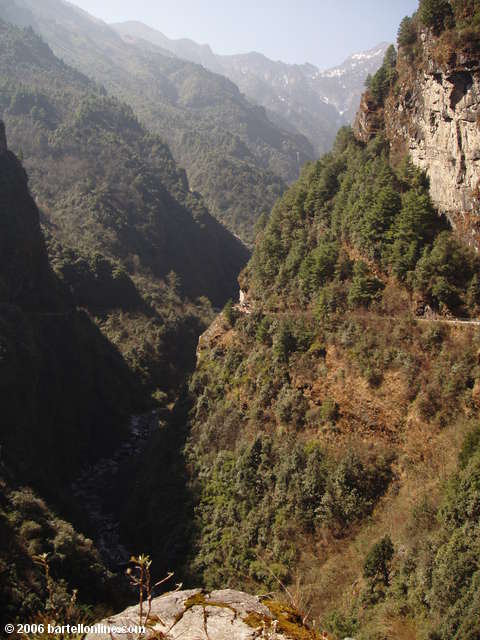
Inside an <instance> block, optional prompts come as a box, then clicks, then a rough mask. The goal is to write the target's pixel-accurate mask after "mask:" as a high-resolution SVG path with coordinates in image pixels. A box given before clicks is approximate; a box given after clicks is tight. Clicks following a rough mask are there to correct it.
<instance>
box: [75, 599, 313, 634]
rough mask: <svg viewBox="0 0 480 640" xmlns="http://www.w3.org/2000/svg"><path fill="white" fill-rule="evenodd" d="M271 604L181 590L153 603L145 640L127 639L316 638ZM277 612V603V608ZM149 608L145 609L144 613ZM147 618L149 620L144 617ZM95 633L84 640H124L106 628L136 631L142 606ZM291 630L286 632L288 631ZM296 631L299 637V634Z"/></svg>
mask: <svg viewBox="0 0 480 640" xmlns="http://www.w3.org/2000/svg"><path fill="white" fill-rule="evenodd" d="M268 604H269V603H268V602H266V603H265V604H263V603H262V602H260V599H259V598H257V597H255V596H251V595H248V594H246V593H242V592H240V591H233V590H231V589H224V590H222V591H212V592H211V593H209V594H204V593H203V592H202V591H201V590H200V589H193V590H189V591H177V592H174V593H170V594H167V595H165V596H160V597H159V598H155V599H153V600H152V606H151V611H150V621H151V622H150V624H147V625H146V627H147V628H146V633H145V635H143V634H141V633H140V634H139V633H131V634H130V635H129V636H128V637H130V638H131V639H132V640H136V639H137V638H154V637H155V638H165V640H175V639H177V638H178V639H180V638H181V639H182V640H253V639H254V638H260V637H263V638H269V639H270V640H285V639H286V638H292V637H302V638H303V637H308V636H310V635H311V637H312V639H314V638H315V637H317V636H316V634H315V632H313V631H311V630H309V629H307V627H305V626H304V625H303V623H302V621H301V619H300V616H298V615H295V614H294V613H292V612H291V610H290V609H289V608H288V607H285V608H284V611H283V612H280V614H278V611H276V613H272V609H274V607H269V606H268ZM276 605H277V607H275V610H276V609H277V608H278V603H276ZM145 609H146V605H144V613H145ZM144 618H145V615H144ZM97 624H98V631H100V633H97V632H90V633H88V634H87V636H86V639H85V640H112V637H113V638H117V637H118V638H121V637H125V636H124V635H118V636H117V635H115V634H114V633H111V632H110V631H107V629H108V628H110V629H111V628H112V627H126V628H133V627H135V626H136V625H139V606H138V605H136V606H134V607H129V608H128V609H126V610H125V611H123V613H120V614H118V615H115V616H112V617H110V618H107V619H105V620H102V621H101V622H99V623H97ZM287 628H288V630H287ZM295 631H296V632H297V633H295Z"/></svg>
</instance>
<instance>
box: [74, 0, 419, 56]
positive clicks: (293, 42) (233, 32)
mask: <svg viewBox="0 0 480 640" xmlns="http://www.w3.org/2000/svg"><path fill="white" fill-rule="evenodd" d="M73 3H74V4H76V5H77V6H79V7H82V8H83V9H85V10H86V11H88V12H89V13H91V14H93V15H94V16H97V17H98V18H102V19H103V20H105V21H106V22H120V21H123V20H140V21H142V22H145V23H146V24H148V25H150V26H152V27H155V28H156V29H159V30H160V31H162V33H164V34H165V35H166V36H168V37H169V38H192V39H193V40H195V41H197V42H200V43H208V44H210V45H211V46H212V48H213V50H214V51H215V52H216V53H245V52H248V51H260V52H261V53H264V54H265V55H266V56H268V57H269V58H273V59H274V60H283V61H285V62H298V63H303V62H307V61H308V62H312V63H314V64H316V65H317V66H319V67H320V68H327V67H330V66H334V65H336V64H339V63H340V62H342V61H343V60H344V58H346V57H347V56H348V55H349V54H350V53H353V52H355V51H359V50H362V49H369V48H371V47H373V46H375V45H376V44H378V43H379V42H382V41H394V40H395V36H396V32H397V28H398V24H399V22H400V20H401V19H402V18H403V16H405V15H407V14H408V15H410V14H412V13H413V12H414V11H415V10H416V8H417V6H418V0H242V1H239V0H237V1H235V2H233V1H232V0H208V2H207V1H206V0H135V1H134V2H132V0H73Z"/></svg>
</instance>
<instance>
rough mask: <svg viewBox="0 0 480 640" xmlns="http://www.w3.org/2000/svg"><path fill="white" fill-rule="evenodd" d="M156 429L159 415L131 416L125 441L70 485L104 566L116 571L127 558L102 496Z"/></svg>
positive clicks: (116, 527)
mask: <svg viewBox="0 0 480 640" xmlns="http://www.w3.org/2000/svg"><path fill="white" fill-rule="evenodd" d="M157 427H158V413H157V412H156V411H153V412H151V413H147V414H146V415H142V416H133V417H132V419H131V422H130V433H129V436H128V438H127V439H126V440H125V441H124V442H123V443H122V444H121V445H120V446H119V447H118V448H117V449H116V450H115V451H114V452H113V453H112V455H111V456H109V457H105V458H101V459H100V460H98V461H97V462H95V463H94V464H92V465H90V466H88V467H86V468H85V469H84V470H83V471H82V473H81V475H80V476H79V477H78V478H77V479H76V480H75V481H74V482H73V483H72V485H71V491H72V494H73V496H74V497H75V499H76V501H77V502H78V504H79V506H80V508H81V509H82V510H83V511H84V513H85V515H86V516H87V518H88V520H89V522H90V523H91V525H92V527H93V529H94V535H93V536H92V537H93V539H94V542H95V544H96V546H97V548H98V550H99V552H100V554H101V556H102V559H103V561H104V562H105V564H106V565H107V566H108V567H110V568H111V569H118V567H119V566H120V565H123V564H126V563H127V562H128V561H129V559H130V554H129V553H128V551H127V549H125V547H124V546H123V545H122V544H121V542H120V525H119V522H118V521H117V520H116V518H115V516H114V515H113V514H111V513H108V512H107V511H105V496H106V494H107V493H108V492H110V491H112V490H113V489H114V487H115V482H116V479H117V476H118V473H119V472H120V470H121V469H122V467H123V466H124V465H125V464H126V462H127V461H128V462H129V461H130V460H131V459H132V457H136V456H139V455H140V454H141V452H142V450H143V448H144V447H145V445H146V443H147V441H148V439H149V438H150V436H151V435H152V433H153V432H154V431H155V429H156V428H157Z"/></svg>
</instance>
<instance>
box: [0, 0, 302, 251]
mask: <svg viewBox="0 0 480 640" xmlns="http://www.w3.org/2000/svg"><path fill="white" fill-rule="evenodd" d="M0 17H3V18H4V19H6V20H7V21H8V20H10V21H11V22H17V23H18V24H20V25H22V26H27V25H28V26H31V27H33V28H34V29H35V30H36V31H37V32H38V33H39V34H40V35H41V36H42V37H43V38H44V39H45V40H46V42H47V43H49V45H50V46H51V47H52V49H53V51H54V52H55V53H56V54H58V55H59V56H60V57H61V58H62V59H64V60H65V62H66V63H68V64H70V65H71V66H73V67H75V68H77V69H78V70H79V71H81V72H83V73H84V74H86V75H88V76H89V77H92V78H93V80H94V81H96V82H97V83H99V84H100V85H103V86H105V88H106V89H107V90H108V92H109V93H110V94H112V95H115V96H116V97H117V98H119V99H120V100H122V101H124V102H127V103H129V105H130V106H131V107H132V108H133V109H134V111H135V114H136V115H137V117H138V118H139V119H140V120H141V121H142V122H143V123H145V125H146V126H147V127H148V128H149V129H150V130H151V131H152V132H153V133H156V134H158V135H160V136H161V137H162V138H163V139H164V140H165V141H166V142H167V143H168V144H169V146H170V148H171V149H172V153H173V155H174V157H175V159H176V161H177V162H178V163H179V165H180V166H183V167H185V168H186V170H187V173H188V178H189V182H190V184H191V186H192V189H193V190H195V191H199V192H200V193H202V196H203V197H204V199H205V202H206V203H207V205H208V206H209V209H210V211H211V212H212V214H213V215H214V216H215V217H217V219H219V220H220V221H221V222H223V223H224V224H225V225H226V226H227V227H229V228H230V229H231V230H232V231H233V232H234V233H236V234H237V235H239V236H241V237H242V238H243V240H244V241H246V242H247V243H248V244H250V246H251V245H252V244H253V237H254V231H253V227H254V223H255V220H256V219H257V218H258V217H259V216H260V215H261V214H262V213H263V212H265V211H267V210H269V209H270V208H271V206H272V205H273V203H274V201H275V200H276V198H277V197H278V196H279V195H280V194H281V193H283V191H284V189H285V186H286V182H288V181H291V180H293V179H295V178H296V177H297V175H298V171H299V168H300V166H301V165H302V164H303V163H304V162H305V161H306V160H308V159H311V158H312V157H313V155H314V153H313V149H312V146H311V144H310V143H309V142H308V140H307V139H306V138H305V137H304V136H301V135H299V134H298V133H296V134H292V133H291V132H288V131H285V130H283V129H280V128H279V127H278V126H277V125H276V124H274V123H273V122H271V121H270V120H269V119H268V117H267V114H266V112H265V110H264V109H263V108H262V107H259V106H256V105H252V104H251V103H250V102H248V100H247V99H246V98H245V97H244V96H243V95H242V94H241V93H240V91H239V90H238V88H237V87H236V85H234V84H233V83H232V82H231V81H229V80H228V79H227V78H225V77H224V76H220V75H218V74H214V73H211V72H209V71H207V70H206V69H204V68H203V67H201V66H199V65H195V64H193V63H191V62H188V61H183V60H180V59H178V58H173V57H172V56H171V55H169V56H166V55H165V54H164V52H162V50H160V49H158V48H157V47H154V46H149V47H148V48H147V49H146V48H144V47H143V48H141V47H138V46H135V45H133V44H131V43H130V44H129V43H125V41H124V40H123V39H122V38H121V37H120V36H119V35H118V34H117V33H115V31H114V30H113V29H111V28H110V27H109V26H108V25H107V24H106V23H103V22H101V21H99V20H97V19H93V18H91V16H89V14H86V13H85V12H80V13H78V12H77V11H75V10H74V9H72V7H71V5H68V4H65V3H64V2H61V1H60V0H49V1H48V2H47V3H43V4H40V5H39V4H38V3H36V2H34V1H33V0H1V2H0Z"/></svg>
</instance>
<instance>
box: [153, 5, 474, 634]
mask: <svg viewBox="0 0 480 640" xmlns="http://www.w3.org/2000/svg"><path fill="white" fill-rule="evenodd" d="M452 6H453V8H452ZM479 18H480V15H479V10H478V8H476V6H474V5H473V4H472V3H470V2H458V3H457V2H456V3H455V5H450V3H434V2H433V3H431V2H426V1H425V2H422V3H421V5H420V9H419V12H418V13H417V14H416V15H415V16H413V18H411V19H407V21H404V22H402V26H401V29H400V32H399V44H400V47H399V51H398V54H397V52H396V50H395V49H394V48H393V47H391V48H388V49H387V51H386V52H385V57H384V61H383V63H382V65H381V67H380V69H379V70H378V71H377V72H376V73H375V74H374V75H373V77H372V78H371V79H370V81H369V83H368V85H369V86H368V90H367V91H366V93H365V95H364V96H363V98H362V107H361V109H360V111H359V114H358V119H357V121H356V125H355V127H354V129H353V130H352V129H351V128H344V129H341V130H340V132H339V134H338V136H337V139H336V141H335V144H334V146H333V149H332V151H331V152H330V153H329V154H327V155H325V156H324V157H322V158H321V159H320V160H318V161H317V162H314V163H309V164H307V165H306V166H305V167H304V169H303V171H302V174H301V176H300V179H299V180H298V181H297V182H296V183H295V184H294V185H292V186H291V187H290V189H289V190H288V191H287V192H286V193H285V194H284V196H283V197H282V198H281V199H280V200H279V201H278V202H277V203H276V205H275V206H274V208H273V210H272V213H271V215H270V218H269V219H268V221H266V223H265V224H264V226H263V228H262V229H261V230H260V231H259V234H258V235H257V241H256V246H255V250H254V253H253V256H252V258H251V260H250V262H249V264H248V265H247V267H246V269H245V270H244V272H243V273H242V274H241V276H240V279H239V280H240V284H241V288H242V294H241V297H240V302H239V303H238V304H237V305H235V306H233V307H226V308H225V310H224V312H223V313H222V314H221V315H220V316H219V317H217V319H216V320H215V321H214V323H213V324H212V325H211V326H210V327H209V329H208V330H207V331H206V332H205V334H204V335H203V336H202V337H201V338H200V342H199V347H198V352H197V368H196V371H195V373H194V375H193V377H192V380H191V383H190V392H191V394H192V402H193V407H192V410H191V412H190V425H189V435H188V438H187V442H186V447H185V456H186V463H187V469H190V487H191V493H192V496H193V501H194V511H193V512H194V514H195V518H194V522H193V525H192V532H193V534H192V542H193V545H192V550H191V555H190V557H189V563H190V566H191V569H192V571H193V575H194V576H195V578H196V583H197V584H202V585H204V586H205V587H206V588H208V589H215V588H218V587H219V586H220V585H226V584H228V585H229V586H230V587H231V588H241V589H247V590H248V591H250V592H259V591H262V590H264V591H266V592H267V593H269V592H270V591H272V590H275V589H278V588H279V587H278V585H279V584H281V585H282V586H283V585H284V586H285V589H286V591H287V597H291V598H295V600H296V601H297V602H300V603H302V605H303V608H302V611H303V612H304V614H305V616H307V617H308V616H310V619H312V618H313V619H314V620H315V628H316V629H318V630H320V631H323V630H325V632H327V631H328V634H329V636H330V635H332V636H333V637H334V638H339V639H342V638H345V637H347V636H348V637H358V638H388V639H392V640H393V639H397V638H399V637H405V638H438V639H440V640H449V639H450V638H459V639H461V640H469V639H473V638H478V637H480V635H479V634H480V627H479V619H478V615H477V611H478V603H479V601H480V588H479V585H480V581H479V578H480V565H479V562H478V554H477V549H478V546H479V544H480V530H479V527H478V523H477V520H478V505H479V504H480V491H479V487H480V484H479V479H480V446H479V443H480V430H479V424H478V415H479V410H480V365H479V358H478V354H479V350H480V334H479V331H478V327H479V324H480V320H479V316H480V287H479V280H480V259H479V256H478V251H476V250H475V236H474V231H475V227H474V225H475V223H476V221H477V219H478V215H477V211H476V208H475V207H473V206H472V207H471V208H470V205H471V204H472V203H473V198H471V197H468V198H464V199H463V200H462V198H460V197H458V198H457V195H460V194H464V195H465V194H468V195H470V191H469V189H470V181H471V176H472V175H473V173H474V171H475V167H476V165H475V162H476V160H475V157H474V155H473V154H470V149H471V147H470V136H472V139H473V140H474V141H476V140H477V138H478V122H477V118H476V115H475V109H476V105H477V103H478V100H477V86H478V84H477V83H478V74H479V72H478V67H477V60H478V51H479V43H480V37H479V35H480V34H479V29H478V25H479V24H480V22H479ZM431 74H432V75H431ZM398 107H400V108H398ZM455 133H456V135H457V137H456V138H453V134H455ZM437 136H438V137H437ZM447 136H448V141H449V145H450V146H448V147H447V148H445V146H444V144H443V143H444V142H445V140H446V137H447ZM475 144H476V142H474V145H473V147H474V146H475ZM430 145H433V146H430ZM409 150H411V157H409V156H408V151H409ZM460 168H461V169H462V170H461V172H459V169H460ZM454 172H455V174H456V176H457V182H456V184H455V183H454V182H453V180H452V176H453V173H454ZM427 173H428V174H429V176H430V179H429V177H428V175H427ZM442 186H443V190H442ZM440 194H442V195H441V197H439V196H440ZM445 200H448V202H449V208H448V209H447V208H444V202H445ZM462 220H463V221H464V225H463V226H462V224H461V221H462ZM465 229H468V230H469V233H468V234H466V233H465ZM153 521H155V518H153Z"/></svg>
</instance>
